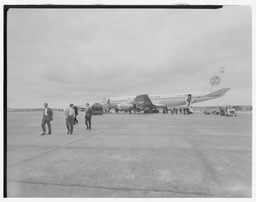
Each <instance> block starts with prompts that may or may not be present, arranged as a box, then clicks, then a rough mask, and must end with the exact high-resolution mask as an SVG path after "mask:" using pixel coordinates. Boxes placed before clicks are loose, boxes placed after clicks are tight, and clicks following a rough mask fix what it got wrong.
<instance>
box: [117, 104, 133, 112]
mask: <svg viewBox="0 0 256 202" xmlns="http://www.w3.org/2000/svg"><path fill="white" fill-rule="evenodd" d="M133 106H134V105H133V104H131V103H120V104H118V105H117V108H118V110H120V111H127V110H131V109H132V108H133Z"/></svg>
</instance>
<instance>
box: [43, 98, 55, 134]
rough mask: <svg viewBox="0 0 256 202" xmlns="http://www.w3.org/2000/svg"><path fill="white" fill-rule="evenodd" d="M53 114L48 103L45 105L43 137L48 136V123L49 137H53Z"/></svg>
mask: <svg viewBox="0 0 256 202" xmlns="http://www.w3.org/2000/svg"><path fill="white" fill-rule="evenodd" d="M52 115H53V112H52V110H51V109H50V108H48V103H44V112H43V119H42V124H41V126H42V129H43V133H42V134H41V135H45V134H46V130H45V124H46V123H47V126H48V133H47V135H51V134H52V129H51V121H52V120H53V118H52Z"/></svg>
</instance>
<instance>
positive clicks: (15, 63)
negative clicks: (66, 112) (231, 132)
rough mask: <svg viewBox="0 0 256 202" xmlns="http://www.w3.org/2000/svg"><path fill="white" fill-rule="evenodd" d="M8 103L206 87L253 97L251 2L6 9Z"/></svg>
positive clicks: (227, 99)
mask: <svg viewBox="0 0 256 202" xmlns="http://www.w3.org/2000/svg"><path fill="white" fill-rule="evenodd" d="M7 23H8V24H7V44H8V45H7V57H8V59H7V105H8V107H14V108H26V107H43V103H44V102H48V103H49V106H50V107H66V106H67V105H68V104H69V103H75V104H84V103H86V102H99V101H101V100H102V98H103V97H117V96H125V95H138V94H144V93H148V94H164V93H181V92H198V91H209V89H210V84H209V79H210V77H211V76H213V75H215V74H216V73H218V68H220V67H225V68H226V70H225V73H224V74H223V75H221V79H222V81H221V84H220V85H219V86H217V87H215V90H217V89H219V88H222V87H231V88H232V89H231V90H230V91H229V93H228V94H227V95H225V96H224V97H222V98H219V99H216V100H212V101H207V102H202V103H199V104H197V105H200V106H204V105H222V104H223V105H226V104H239V105H247V104H252V24H251V23H252V22H251V8H250V7H247V6H225V7H224V8H222V9H216V10H209V9H200V10H197V9H10V10H9V11H8V15H7Z"/></svg>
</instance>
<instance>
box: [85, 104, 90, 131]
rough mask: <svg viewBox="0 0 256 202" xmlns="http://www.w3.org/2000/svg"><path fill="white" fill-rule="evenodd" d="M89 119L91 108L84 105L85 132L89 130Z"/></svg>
mask: <svg viewBox="0 0 256 202" xmlns="http://www.w3.org/2000/svg"><path fill="white" fill-rule="evenodd" d="M91 118H92V108H91V107H90V106H89V103H86V109H85V124H86V130H91Z"/></svg>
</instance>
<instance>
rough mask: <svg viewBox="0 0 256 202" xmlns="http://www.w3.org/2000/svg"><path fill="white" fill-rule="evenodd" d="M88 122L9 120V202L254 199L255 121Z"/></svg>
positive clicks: (32, 115) (23, 115) (24, 115)
mask: <svg viewBox="0 0 256 202" xmlns="http://www.w3.org/2000/svg"><path fill="white" fill-rule="evenodd" d="M83 117H84V114H83V112H81V113H80V114H79V116H78V120H79V123H78V125H75V128H74V133H73V135H68V134H67V131H66V127H65V117H64V113H63V112H56V111H55V112H54V116H53V119H54V120H53V121H52V122H51V123H52V131H53V132H52V135H44V136H40V135H41V133H42V129H41V120H42V113H41V112H8V114H7V147H6V151H7V165H6V167H7V197H79V198H81V197H89V198H95V197H96V198H102V197H103V198H109V197H112V198H124V197H125V198H223V197H224V198H226V197H228V198H229V197H232V198H234V197H235V198H236V197H242V198H250V197H252V113H238V115H237V116H236V117H226V116H219V115H204V114H191V115H171V114H104V115H102V116H101V115H96V116H93V117H92V130H85V128H86V127H85V124H84V118H83Z"/></svg>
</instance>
